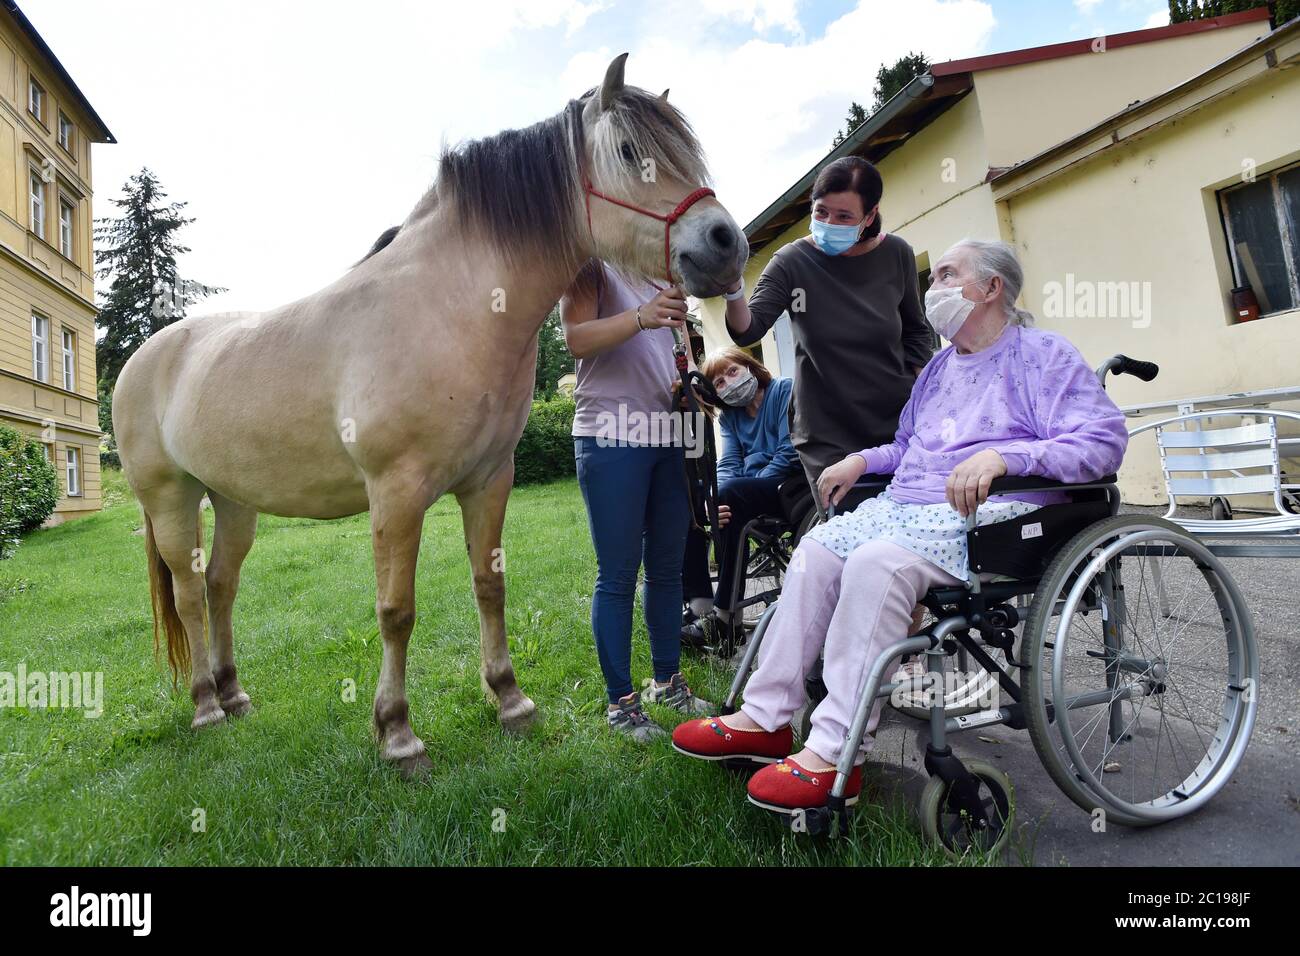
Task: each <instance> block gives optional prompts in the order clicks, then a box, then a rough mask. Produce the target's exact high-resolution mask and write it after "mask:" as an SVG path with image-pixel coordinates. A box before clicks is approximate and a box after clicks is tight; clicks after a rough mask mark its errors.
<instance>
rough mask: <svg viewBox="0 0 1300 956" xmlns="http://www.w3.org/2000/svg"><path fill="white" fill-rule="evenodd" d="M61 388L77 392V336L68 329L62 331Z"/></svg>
mask: <svg viewBox="0 0 1300 956" xmlns="http://www.w3.org/2000/svg"><path fill="white" fill-rule="evenodd" d="M63 387H64V388H65V389H66V390H67V391H69V392H75V391H76V390H77V334H76V333H75V332H73V331H71V330H69V329H64V330H63Z"/></svg>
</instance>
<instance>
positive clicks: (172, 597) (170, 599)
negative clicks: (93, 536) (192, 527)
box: [144, 514, 203, 688]
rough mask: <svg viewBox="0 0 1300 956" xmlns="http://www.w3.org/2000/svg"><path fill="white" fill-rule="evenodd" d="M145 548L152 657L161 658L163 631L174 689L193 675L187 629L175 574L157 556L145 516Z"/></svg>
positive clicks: (151, 528)
mask: <svg viewBox="0 0 1300 956" xmlns="http://www.w3.org/2000/svg"><path fill="white" fill-rule="evenodd" d="M198 535H199V547H200V548H201V547H203V529H202V525H200V526H199V529H198ZM144 548H145V554H146V555H147V556H148V560H149V597H150V600H151V602H152V604H153V654H154V659H155V660H157V658H158V651H159V647H160V642H159V636H160V631H161V633H162V634H165V635H166V637H167V664H168V666H169V667H171V672H172V687H173V688H174V687H175V686H176V683H177V681H178V680H179V679H180V677H181V676H188V675H189V672H190V644H189V641H188V640H187V639H186V637H185V625H184V623H182V621H181V616H180V614H178V613H177V612H176V592H175V590H174V589H173V587H172V570H171V568H169V567H167V562H166V561H164V560H163V559H162V555H160V554H159V553H158V543H157V542H156V541H155V540H154V536H153V522H152V521H151V520H149V516H148V515H147V514H146V515H145V516H144Z"/></svg>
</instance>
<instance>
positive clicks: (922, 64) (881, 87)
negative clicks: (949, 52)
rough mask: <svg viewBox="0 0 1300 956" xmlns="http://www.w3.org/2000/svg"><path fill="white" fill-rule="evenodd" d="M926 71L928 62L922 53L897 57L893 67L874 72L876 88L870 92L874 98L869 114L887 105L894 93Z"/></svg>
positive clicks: (885, 67)
mask: <svg viewBox="0 0 1300 956" xmlns="http://www.w3.org/2000/svg"><path fill="white" fill-rule="evenodd" d="M928 69H930V60H929V59H928V58H927V57H926V55H925V54H924V53H909V54H907V56H901V57H899V58H898V59H897V60H896V61H895V62H894V64H893V66H882V67H881V68H880V69H879V70H878V71H876V86H875V88H874V89H873V90H872V91H871V95H872V96H874V97H875V98H876V99H875V103H873V104H872V106H871V112H873V113H874V112H875V111H876V110H878V109H880V108H881V107H882V106H884V105H885V104H886V103H888V102H889V101H890V100H891V99H892V98H893V96H894V94H895V93H897V92H898V91H899V90H901V89H902V88H903V87H905V86H907V84H908V83H911V82H912V80H913V79H915V78H916V77H918V76H920V75H921V74H922V73H924V72H925V71H926V70H928Z"/></svg>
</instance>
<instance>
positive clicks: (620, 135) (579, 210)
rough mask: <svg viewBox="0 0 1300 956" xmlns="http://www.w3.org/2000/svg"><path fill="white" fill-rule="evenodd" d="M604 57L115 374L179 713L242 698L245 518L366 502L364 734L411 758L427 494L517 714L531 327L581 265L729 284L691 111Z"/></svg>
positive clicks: (719, 211)
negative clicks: (410, 693) (512, 615)
mask: <svg viewBox="0 0 1300 956" xmlns="http://www.w3.org/2000/svg"><path fill="white" fill-rule="evenodd" d="M626 58H627V54H626V53H625V54H622V55H621V56H619V57H616V58H615V59H614V60H613V61H612V62H611V63H610V65H609V67H608V69H607V70H606V73H605V76H604V80H603V82H602V83H601V85H600V86H599V87H593V88H592V89H591V90H588V91H587V92H586V93H585V94H583V95H582V96H581V97H579V98H578V99H574V100H570V101H569V102H568V104H567V105H566V106H565V108H564V109H563V110H562V111H561V112H560V113H557V114H555V115H554V116H551V117H550V118H548V119H545V120H542V121H540V122H538V123H535V124H533V125H532V126H530V127H527V128H525V129H519V130H505V131H503V132H500V133H498V134H496V135H494V136H489V137H486V138H483V139H479V140H472V141H469V142H466V143H462V144H460V145H458V146H454V147H445V148H444V149H443V151H442V154H441V156H440V158H439V162H438V171H437V175H436V177H435V180H434V183H433V185H432V186H431V187H430V188H429V189H428V191H427V192H426V193H425V194H424V196H423V197H421V199H420V200H419V202H418V203H417V204H416V206H415V207H414V209H413V210H412V211H411V213H410V214H409V215H408V217H407V218H406V219H405V221H403V222H402V224H401V225H400V226H398V227H396V228H394V229H389V230H388V231H386V232H385V233H384V234H383V236H381V237H380V239H379V240H378V241H376V242H375V244H374V246H373V247H372V248H371V251H370V252H369V253H368V254H367V255H366V256H365V257H364V258H363V259H362V260H360V261H359V262H357V263H356V264H354V265H353V266H352V268H351V269H350V270H349V271H347V272H346V273H344V275H343V276H342V277H341V278H339V279H337V280H336V281H334V282H333V283H332V284H330V285H328V286H326V287H325V288H323V289H320V290H319V291H317V292H315V293H312V294H310V295H308V296H306V297H305V298H302V299H299V300H297V301H295V302H291V303H289V304H287V305H282V306H280V307H278V308H274V309H271V310H268V311H265V312H255V313H242V314H238V313H236V314H226V315H224V316H223V315H215V316H195V317H192V318H186V319H183V320H181V321H179V322H176V323H175V324H173V325H170V326H168V327H166V328H164V329H162V330H160V331H159V332H157V333H156V334H155V335H154V336H153V337H151V338H150V339H149V340H148V341H147V342H145V343H144V344H143V345H142V346H141V347H140V349H139V350H138V351H137V352H136V353H135V354H134V355H133V356H132V357H131V358H130V360H129V361H128V362H127V363H126V366H125V367H124V368H123V369H122V372H121V375H120V377H119V379H118V382H117V388H116V392H115V394H114V397H113V427H114V432H115V435H116V437H117V443H118V450H119V454H120V455H121V460H122V467H123V469H124V471H125V473H126V478H127V481H128V483H129V484H130V486H131V489H132V490H133V491H134V493H135V495H136V497H137V499H138V500H139V502H140V504H141V506H142V508H143V511H144V525H145V549H146V555H147V561H148V567H149V578H150V594H151V600H152V605H153V615H154V653H155V657H157V656H158V655H159V648H160V636H159V635H160V633H161V634H162V635H163V639H165V644H166V648H167V659H168V663H169V665H170V669H171V674H172V681H173V685H175V684H176V683H177V682H178V681H179V680H181V679H183V678H184V677H185V676H187V675H188V678H189V685H190V696H191V699H192V700H193V704H194V717H193V721H192V724H191V726H192V727H193V728H195V729H198V728H203V727H209V726H212V725H215V724H218V723H220V722H222V721H224V720H225V718H226V717H227V716H231V717H234V716H239V715H242V714H245V713H247V712H248V711H249V710H250V709H251V703H250V699H249V696H248V694H247V693H246V692H245V690H244V688H243V687H242V686H241V684H240V682H239V678H238V676H237V673H236V668H235V657H234V638H233V633H232V612H233V607H234V602H235V596H236V592H237V590H238V587H239V574H240V566H241V564H242V562H243V561H244V558H245V557H246V556H247V554H248V552H249V550H250V548H251V547H252V544H253V538H254V535H255V532H256V528H257V518H258V514H259V513H265V514H273V515H282V516H291V517H308V518H319V519H330V518H339V517H343V516H347V515H354V514H360V513H362V512H366V511H369V513H370V527H371V544H372V547H373V551H374V565H375V580H376V600H375V613H376V616H377V618H378V622H379V629H380V633H381V635H382V639H383V658H382V664H381V668H380V674H379V680H378V684H377V688H376V691H375V696H374V706H373V714H372V718H373V724H374V734H375V737H376V741H377V744H378V746H379V750H380V753H381V755H382V757H383V758H384V759H385V760H387V761H391V762H392V763H393V764H396V765H397V766H398V767H399V768H400V769H401V770H402V771H403V772H404V773H405V774H407V775H410V774H414V773H417V772H420V771H422V770H424V769H427V768H428V767H430V766H431V765H432V762H431V761H430V759H429V757H428V755H427V753H426V750H425V745H424V742H423V741H422V740H421V739H420V738H419V737H418V736H416V734H415V732H414V731H413V730H412V728H411V722H410V714H409V706H408V702H407V696H406V656H407V648H408V643H409V640H410V636H411V631H412V628H413V627H414V623H415V569H416V561H417V558H418V555H419V549H420V535H421V529H422V526H423V521H424V515H425V512H426V511H427V510H428V508H429V507H430V506H431V505H432V504H433V503H434V502H435V501H436V500H437V499H438V498H439V497H441V496H442V495H444V494H446V493H448V492H449V493H451V494H452V495H454V496H455V497H456V499H457V502H458V504H459V506H460V510H461V516H462V525H463V529H464V537H465V543H466V547H467V549H468V552H469V563H470V569H471V579H472V583H473V589H474V595H475V599H476V601H477V605H478V617H479V635H480V658H481V663H480V676H481V683H482V687H483V691H484V693H485V695H486V697H487V699H488V701H489V703H491V704H495V706H496V707H497V720H498V722H499V723H500V725H501V726H502V727H503V729H505V730H507V731H514V732H520V731H523V730H525V729H526V728H527V727H528V726H529V725H530V724H531V723H532V722H533V721H534V719H535V718H536V715H537V708H536V706H535V705H534V703H533V701H532V700H530V699H529V698H528V697H527V696H526V695H525V694H524V693H523V691H522V690H520V688H519V685H518V683H517V681H516V678H515V672H514V667H513V664H512V662H511V659H510V651H509V647H508V645H507V641H506V628H505V583H504V575H503V563H502V562H500V561H499V557H500V555H501V551H500V547H501V529H502V525H503V523H504V519H505V510H506V503H507V499H508V497H509V494H510V490H511V487H512V485H513V480H514V458H513V453H514V449H515V446H516V444H517V443H518V441H519V437H520V435H521V434H522V432H523V428H524V424H525V422H526V421H527V419H528V413H529V410H530V408H531V402H532V397H533V388H534V378H535V367H536V354H537V336H538V332H539V330H540V328H541V325H542V322H543V321H544V320H545V318H546V316H547V314H548V313H549V312H550V310H551V308H552V307H553V305H554V304H555V302H556V301H558V299H559V298H560V296H561V295H562V293H563V292H564V290H565V289H566V288H567V287H568V285H569V284H570V283H571V282H572V281H573V279H574V277H575V275H576V274H577V272H578V269H579V268H580V267H581V265H582V264H583V263H584V262H586V261H588V260H589V259H590V258H592V257H600V258H602V259H604V260H606V261H608V262H610V263H611V264H613V265H614V266H615V267H617V268H619V269H622V270H624V271H626V272H628V273H629V274H634V275H641V276H646V277H650V276H655V277H656V278H662V279H663V280H666V281H668V282H672V283H676V284H678V285H680V286H681V287H682V288H684V289H685V290H686V291H687V292H688V293H690V294H692V295H695V296H698V297H707V296H714V295H718V294H719V293H721V292H722V291H723V290H725V289H727V288H729V287H731V286H733V285H734V284H735V283H736V281H737V280H738V279H739V277H740V275H741V272H742V270H743V268H744V265H745V261H746V258H747V256H748V252H749V248H748V243H747V241H746V239H745V235H744V232H743V231H742V230H741V228H740V227H739V226H738V225H737V224H736V222H735V220H734V219H732V217H731V215H730V214H729V213H728V212H727V211H726V209H725V208H724V207H723V206H722V205H721V204H720V203H719V202H718V200H717V198H716V196H715V195H714V193H713V190H712V189H710V188H708V183H709V180H710V177H709V173H708V169H707V165H706V162H705V159H704V154H703V151H702V149H701V147H700V144H699V141H698V139H697V138H696V136H695V134H694V131H693V130H692V128H691V126H690V125H689V123H688V122H687V120H686V119H685V117H684V116H683V115H682V114H681V113H680V111H678V110H677V108H676V107H675V106H672V105H670V104H669V103H668V99H667V91H666V90H665V91H664V93H663V94H662V95H659V96H655V95H653V94H651V93H648V92H646V91H645V90H642V89H639V88H637V87H634V86H629V85H626V84H625V83H624V65H625V61H626ZM205 495H206V496H207V498H208V499H209V500H210V502H211V506H212V510H213V512H214V515H215V529H214V532H213V538H212V546H211V552H210V554H205V553H204V551H203V546H204V533H203V521H202V514H201V510H200V506H201V502H202V499H203V498H204V496H205Z"/></svg>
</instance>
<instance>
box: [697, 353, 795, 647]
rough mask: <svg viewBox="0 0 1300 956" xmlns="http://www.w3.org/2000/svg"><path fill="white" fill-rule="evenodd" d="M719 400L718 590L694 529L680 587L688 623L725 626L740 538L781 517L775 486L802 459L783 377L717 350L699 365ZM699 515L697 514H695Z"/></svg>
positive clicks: (705, 543)
mask: <svg viewBox="0 0 1300 956" xmlns="http://www.w3.org/2000/svg"><path fill="white" fill-rule="evenodd" d="M700 373H701V374H702V375H704V377H705V378H707V379H708V380H709V381H711V382H712V383H713V387H714V389H716V390H717V392H718V397H719V398H721V399H722V401H723V403H724V404H723V408H722V409H721V410H720V413H721V414H720V422H721V426H722V455H721V457H720V458H719V459H718V527H719V529H720V530H721V542H720V551H721V553H720V554H718V555H717V559H718V588H717V594H716V596H715V594H714V589H713V586H712V582H711V581H710V580H709V537H708V535H707V534H705V533H704V532H703V531H701V530H700V529H699V528H695V527H693V528H691V532H690V535H689V536H688V538H687V541H686V557H685V562H684V563H683V570H682V585H683V589H684V591H685V597H686V600H687V602H688V603H689V605H690V611H689V613H688V618H704V617H706V616H708V615H709V614H713V615H715V616H716V617H718V618H720V619H722V620H724V621H725V620H727V619H728V618H729V617H730V614H731V610H730V607H729V602H730V600H731V578H732V575H733V574H735V570H736V568H735V564H736V560H737V557H738V555H739V553H740V546H741V543H742V542H741V541H740V532H741V530H742V529H743V528H744V527H745V525H746V524H747V523H748V522H749V521H750V520H751V519H753V518H756V517H758V516H759V515H769V514H770V515H776V514H780V513H781V498H780V495H779V494H778V493H777V488H778V486H779V485H780V484H781V482H783V481H785V480H786V479H787V478H789V477H790V476H791V475H798V474H799V473H800V471H801V467H802V466H801V465H800V464H799V455H798V453H797V452H796V451H795V450H794V445H793V444H791V442H790V424H789V411H790V395H791V391H792V384H793V383H792V382H791V380H790V379H788V378H773V377H772V373H771V372H769V371H768V370H767V369H766V368H765V367H764V366H763V364H762V363H761V362H759V361H757V360H756V359H754V358H753V357H752V356H751V355H750V354H749V353H748V352H745V351H744V350H743V349H739V348H736V347H734V346H728V347H727V348H723V349H719V350H718V351H716V352H714V353H713V354H711V355H709V356H708V358H706V359H705V360H704V362H703V363H701V365H700ZM697 517H698V516H697ZM704 630H705V626H704V623H703V622H701V621H696V620H688V621H687V622H686V626H685V627H683V632H682V636H683V638H684V639H686V640H688V641H691V642H693V643H694V642H698V641H700V640H701V639H702V638H703V636H704Z"/></svg>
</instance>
